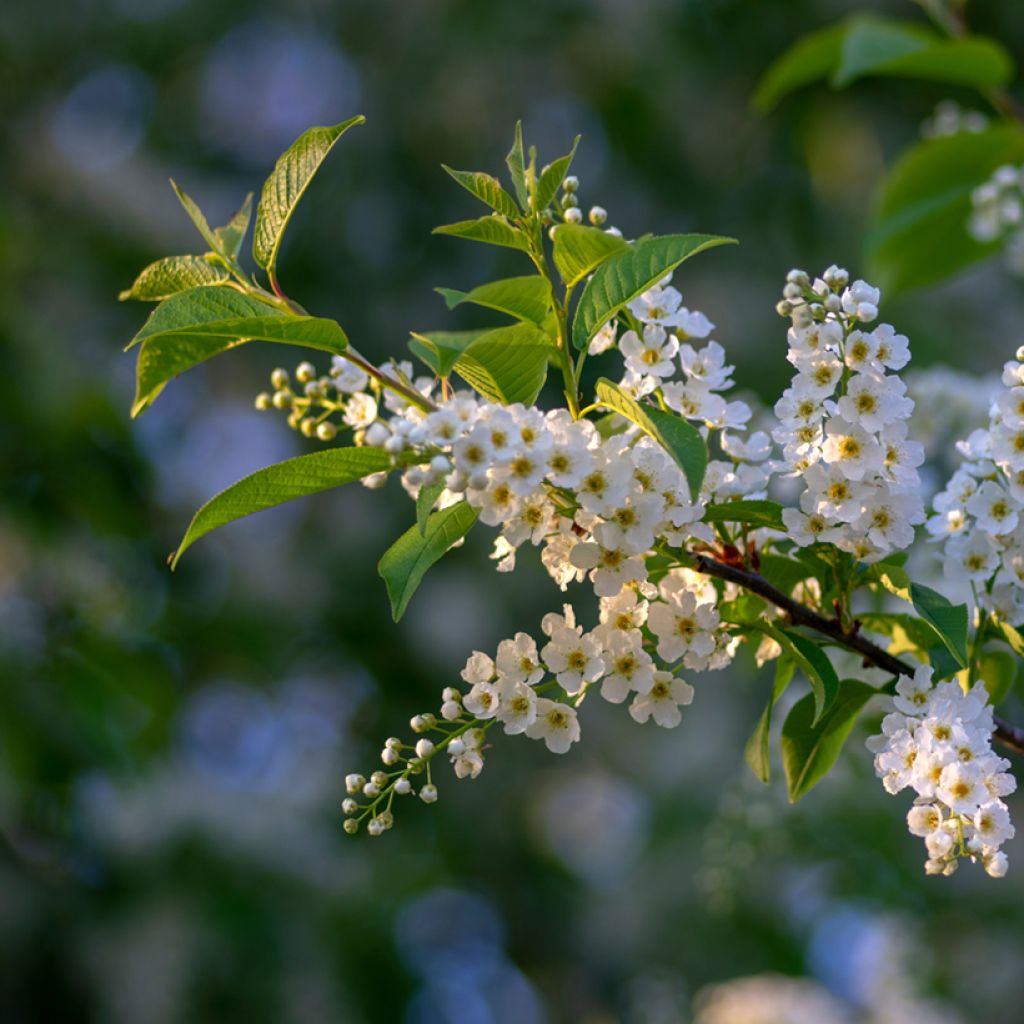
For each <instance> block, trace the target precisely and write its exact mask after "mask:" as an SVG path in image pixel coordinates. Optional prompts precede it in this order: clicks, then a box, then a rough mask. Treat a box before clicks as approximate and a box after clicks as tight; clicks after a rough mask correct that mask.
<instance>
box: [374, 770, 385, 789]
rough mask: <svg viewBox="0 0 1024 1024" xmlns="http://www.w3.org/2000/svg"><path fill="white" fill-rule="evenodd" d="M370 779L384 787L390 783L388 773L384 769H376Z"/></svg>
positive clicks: (376, 784)
mask: <svg viewBox="0 0 1024 1024" xmlns="http://www.w3.org/2000/svg"><path fill="white" fill-rule="evenodd" d="M370 781H371V782H372V783H373V784H374V785H375V786H379V787H380V788H381V789H383V788H384V787H385V786H386V785H387V784H388V777H387V775H386V773H384V772H382V771H376V772H374V773H373V774H372V775H371V776H370Z"/></svg>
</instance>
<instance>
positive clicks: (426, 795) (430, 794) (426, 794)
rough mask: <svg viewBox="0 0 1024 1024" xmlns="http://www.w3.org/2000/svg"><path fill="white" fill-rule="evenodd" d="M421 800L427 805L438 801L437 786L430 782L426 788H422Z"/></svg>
mask: <svg viewBox="0 0 1024 1024" xmlns="http://www.w3.org/2000/svg"><path fill="white" fill-rule="evenodd" d="M420 799H421V800H422V801H423V802H424V803H425V804H432V803H434V802H435V801H436V800H437V786H435V785H434V784H433V783H432V782H428V783H427V784H426V785H425V786H420Z"/></svg>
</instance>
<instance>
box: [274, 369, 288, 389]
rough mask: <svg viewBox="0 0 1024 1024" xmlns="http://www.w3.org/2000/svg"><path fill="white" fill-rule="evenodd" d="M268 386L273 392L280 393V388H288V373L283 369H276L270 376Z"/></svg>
mask: <svg viewBox="0 0 1024 1024" xmlns="http://www.w3.org/2000/svg"><path fill="white" fill-rule="evenodd" d="M270 386H271V387H272V388H273V389H274V390H275V391H280V390H281V389H282V388H286V387H288V371H287V370H285V369H284V368H283V367H280V366H279V367H278V368H277V369H276V370H274V372H273V373H272V374H271V375H270Z"/></svg>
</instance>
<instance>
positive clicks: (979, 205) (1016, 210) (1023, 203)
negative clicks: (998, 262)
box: [967, 164, 1024, 274]
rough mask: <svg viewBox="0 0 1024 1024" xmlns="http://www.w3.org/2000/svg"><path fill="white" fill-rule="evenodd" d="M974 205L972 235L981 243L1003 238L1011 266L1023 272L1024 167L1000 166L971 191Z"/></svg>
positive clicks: (1015, 271)
mask: <svg viewBox="0 0 1024 1024" xmlns="http://www.w3.org/2000/svg"><path fill="white" fill-rule="evenodd" d="M971 206H972V210H971V217H970V220H969V221H968V222H967V231H968V233H969V234H970V236H971V237H972V238H973V239H974V240H975V241H977V242H982V243H988V242H995V241H999V240H1001V241H1002V242H1003V246H1004V253H1005V257H1006V262H1007V265H1008V266H1009V268H1010V269H1011V270H1012V271H1013V272H1014V273H1015V274H1024V167H1011V166H1010V165H1009V164H1007V165H1004V166H1003V167H999V168H997V169H996V170H995V171H994V172H993V174H992V177H991V178H989V180H988V181H986V182H985V183H984V184H983V185H979V186H978V187H977V188H976V189H975V190H974V191H973V192H972V193H971Z"/></svg>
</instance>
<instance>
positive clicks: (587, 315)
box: [572, 235, 736, 349]
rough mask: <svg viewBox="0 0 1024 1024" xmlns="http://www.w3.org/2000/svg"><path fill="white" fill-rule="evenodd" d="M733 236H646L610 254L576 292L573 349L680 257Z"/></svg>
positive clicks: (584, 343) (726, 241)
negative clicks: (577, 299)
mask: <svg viewBox="0 0 1024 1024" xmlns="http://www.w3.org/2000/svg"><path fill="white" fill-rule="evenodd" d="M735 241H736V240H735V239H734V238H723V237H721V236H719V235H662V236H660V237H655V238H649V239H646V240H643V241H640V242H637V243H636V244H635V245H632V246H629V247H628V248H627V249H625V250H624V251H622V252H620V253H617V254H615V255H614V256H610V257H609V258H608V259H607V260H605V261H604V262H603V263H601V264H600V265H599V266H598V267H597V269H596V270H595V271H594V276H593V277H591V279H590V280H589V281H588V282H587V285H586V287H585V288H584V289H583V294H582V295H580V301H579V305H578V306H577V307H576V315H575V316H574V318H573V323H572V340H573V344H574V345H575V347H576V348H577V349H583V348H586V347H587V345H588V344H589V343H590V339H591V338H592V337H593V336H594V335H595V334H596V333H597V332H598V331H599V330H600V329H601V327H603V326H604V325H605V324H606V323H607V322H608V321H609V320H610V319H611V318H612V317H613V316H614V315H615V314H616V313H617V312H618V311H619V310H620V309H622V308H623V307H624V306H626V305H627V304H628V303H629V302H632V300H633V299H635V298H636V297H637V296H638V295H640V294H641V293H642V292H645V291H646V290H647V289H648V288H650V287H651V286H652V285H655V284H657V283H658V281H660V280H661V279H662V278H663V277H665V276H666V275H667V274H670V273H671V272H672V271H673V270H675V268H676V267H678V266H679V264H680V263H682V262H683V261H684V260H686V259H689V258H690V257H691V256H695V255H696V254H697V253H699V252H703V251H704V250H705V249H711V248H714V247H715V246H718V245H726V244H730V243H731V244H735Z"/></svg>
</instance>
